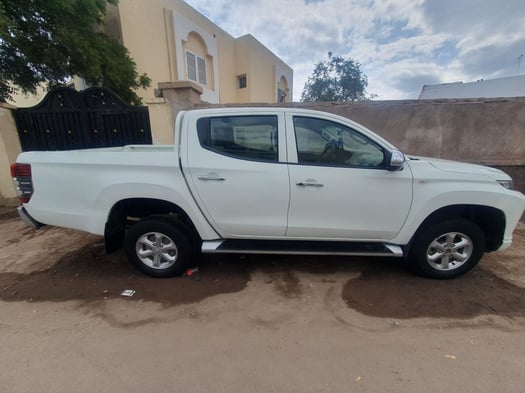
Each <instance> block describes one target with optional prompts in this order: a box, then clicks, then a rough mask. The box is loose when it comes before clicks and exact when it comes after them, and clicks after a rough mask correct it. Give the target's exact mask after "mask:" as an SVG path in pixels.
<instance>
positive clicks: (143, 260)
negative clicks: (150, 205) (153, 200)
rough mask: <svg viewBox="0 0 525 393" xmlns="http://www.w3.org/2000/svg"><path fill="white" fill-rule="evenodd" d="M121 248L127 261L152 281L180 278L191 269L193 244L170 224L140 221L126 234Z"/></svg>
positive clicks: (157, 221) (154, 220)
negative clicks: (158, 278)
mask: <svg viewBox="0 0 525 393" xmlns="http://www.w3.org/2000/svg"><path fill="white" fill-rule="evenodd" d="M124 248H125V251H126V255H127V257H128V260H129V261H130V262H131V263H132V264H133V265H135V266H136V267H137V268H138V269H139V270H141V271H142V272H144V273H146V274H147V275H150V276H153V277H171V276H174V275H179V274H182V273H183V272H184V270H185V269H186V268H187V267H188V266H189V265H190V263H191V257H192V242H191V241H190V239H189V238H188V236H187V235H186V234H185V233H184V232H183V231H181V230H180V229H179V228H177V227H175V226H173V225H171V224H170V223H169V222H166V221H161V220H156V219H151V220H144V221H140V222H138V223H137V224H135V225H133V226H132V227H131V228H130V229H129V230H128V231H127V233H126V237H125V241H124Z"/></svg>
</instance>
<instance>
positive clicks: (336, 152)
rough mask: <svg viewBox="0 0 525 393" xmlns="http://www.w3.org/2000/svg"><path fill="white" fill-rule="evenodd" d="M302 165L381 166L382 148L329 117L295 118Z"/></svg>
mask: <svg viewBox="0 0 525 393" xmlns="http://www.w3.org/2000/svg"><path fill="white" fill-rule="evenodd" d="M294 128H295V141H296V145H297V158H298V162H299V164H310V165H333V166H349V167H364V168H382V167H383V164H384V160H385V154H384V151H383V149H382V148H381V147H380V146H379V145H377V144H376V143H375V142H374V141H372V140H370V139H369V138H367V137H366V136H364V135H362V134H360V133H358V132H357V131H355V130H352V129H351V128H348V127H345V126H343V125H341V124H338V123H334V122H331V121H328V120H322V119H315V118H310V117H299V116H297V117H294Z"/></svg>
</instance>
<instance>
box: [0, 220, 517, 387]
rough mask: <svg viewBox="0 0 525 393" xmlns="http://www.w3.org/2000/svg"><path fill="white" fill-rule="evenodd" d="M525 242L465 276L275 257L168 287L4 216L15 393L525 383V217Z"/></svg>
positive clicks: (2, 344)
mask: <svg viewBox="0 0 525 393" xmlns="http://www.w3.org/2000/svg"><path fill="white" fill-rule="evenodd" d="M515 237H516V239H515V243H514V245H513V247H512V248H511V249H509V250H507V251H506V252H504V253H500V254H489V255H487V256H486V257H485V258H484V259H483V261H482V263H481V264H480V266H478V267H477V268H476V269H475V270H474V271H472V272H471V273H469V274H467V275H466V276H464V277H461V278H459V279H456V280H452V281H433V280H427V279H422V278H419V277H414V276H412V275H411V274H410V273H408V272H407V271H406V270H405V269H404V268H403V266H402V264H401V263H400V262H399V261H395V260H389V259H361V258H335V257H329V258H313V257H268V256H247V257H221V258H211V257H210V258H204V259H202V260H200V261H199V263H198V265H199V267H200V269H201V274H200V280H196V279H195V278H190V277H180V278H173V279H166V280H159V279H151V278H147V277H145V276H142V275H141V274H139V273H137V272H135V271H134V270H133V268H131V267H130V266H128V263H127V262H126V260H125V258H124V256H123V255H122V254H121V253H117V254H114V255H110V256H106V255H104V252H103V245H102V241H101V239H100V238H98V237H95V236H91V235H86V234H84V233H80V232H76V231H70V230H62V229H57V228H46V229H43V230H40V231H36V232H35V231H32V230H31V229H29V228H27V227H25V226H24V224H23V223H21V222H20V221H19V220H18V219H17V218H16V217H15V216H14V214H13V212H12V211H9V210H0V247H1V249H2V252H1V253H0V310H1V315H2V318H1V319H0V386H2V388H1V391H5V392H141V393H142V392H228V393H229V392H301V393H302V392H423V391H426V392H452V391H456V392H523V391H524V386H525V384H524V383H525V334H524V328H525V225H524V224H520V226H519V228H518V231H517V233H516V236H515ZM124 289H133V290H135V291H136V294H135V296H133V297H131V298H124V297H122V296H121V295H120V293H121V292H122V290H124Z"/></svg>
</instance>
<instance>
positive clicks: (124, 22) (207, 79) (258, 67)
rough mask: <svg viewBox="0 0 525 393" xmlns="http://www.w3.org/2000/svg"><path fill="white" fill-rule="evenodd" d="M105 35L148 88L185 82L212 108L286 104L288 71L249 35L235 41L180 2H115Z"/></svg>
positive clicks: (147, 98) (151, 94)
mask: <svg viewBox="0 0 525 393" xmlns="http://www.w3.org/2000/svg"><path fill="white" fill-rule="evenodd" d="M106 26H107V32H108V34H110V35H113V36H116V37H117V38H118V39H119V40H121V42H122V43H123V44H124V46H126V47H127V48H128V49H129V51H130V53H131V56H132V58H133V59H134V60H135V62H136V63H137V69H138V71H139V72H140V73H142V72H145V73H147V74H148V76H149V77H150V78H151V79H152V87H151V88H150V89H148V90H147V91H145V92H144V91H140V92H139V94H140V95H141V96H142V98H143V100H144V102H145V103H151V102H156V99H155V90H154V89H155V88H156V87H157V85H158V83H159V82H166V81H177V80H190V81H193V82H195V83H197V84H198V85H199V86H201V87H202V89H203V94H202V100H203V101H206V102H209V103H212V104H218V103H246V102H279V101H280V100H284V101H290V99H291V97H292V83H293V70H292V69H291V68H290V67H289V66H288V65H287V64H285V63H284V62H283V61H282V60H281V59H279V58H278V57H277V56H276V55H274V54H273V53H272V52H271V51H270V50H268V49H267V48H266V47H265V46H264V45H262V44H261V43H260V42H259V41H257V39H255V38H254V37H253V36H251V35H249V34H248V35H244V36H242V37H239V38H234V37H232V36H231V35H229V34H228V33H227V32H225V31H224V30H222V29H221V28H220V27H218V26H217V25H216V24H214V23H213V22H211V21H210V20H209V19H207V18H206V17H204V16H203V15H202V14H200V13H199V12H197V11H196V10H195V9H193V8H192V7H190V6H189V5H188V4H186V3H185V2H184V1H182V0H151V1H143V0H120V1H119V4H118V6H117V7H111V9H109V10H108V15H107V21H106Z"/></svg>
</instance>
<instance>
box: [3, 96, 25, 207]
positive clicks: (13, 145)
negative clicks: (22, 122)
mask: <svg viewBox="0 0 525 393" xmlns="http://www.w3.org/2000/svg"><path fill="white" fill-rule="evenodd" d="M14 110H16V107H14V106H12V105H9V104H6V103H0V206H18V205H19V202H18V198H17V196H16V192H15V189H14V187H13V182H12V180H11V172H10V170H9V166H10V165H11V164H12V163H14V162H15V161H16V157H17V156H18V155H19V154H20V153H21V152H22V148H21V147H20V140H19V138H18V133H17V130H16V124H15V119H14V117H13V111H14Z"/></svg>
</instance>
